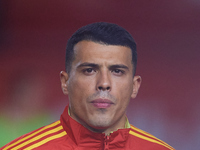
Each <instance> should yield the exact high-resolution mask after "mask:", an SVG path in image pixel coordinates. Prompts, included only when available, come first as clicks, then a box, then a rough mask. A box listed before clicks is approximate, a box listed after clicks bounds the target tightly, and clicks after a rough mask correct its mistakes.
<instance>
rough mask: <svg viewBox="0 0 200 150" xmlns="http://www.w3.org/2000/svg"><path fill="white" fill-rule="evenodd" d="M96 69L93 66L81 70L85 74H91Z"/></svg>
mask: <svg viewBox="0 0 200 150" xmlns="http://www.w3.org/2000/svg"><path fill="white" fill-rule="evenodd" d="M95 72H96V71H95V70H94V69H93V68H86V69H84V70H83V73H84V74H86V75H92V74H93V73H95Z"/></svg>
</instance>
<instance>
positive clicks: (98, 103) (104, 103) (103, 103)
mask: <svg viewBox="0 0 200 150" xmlns="http://www.w3.org/2000/svg"><path fill="white" fill-rule="evenodd" d="M91 103H92V104H93V106H94V107H97V108H109V107H110V106H111V105H113V104H114V103H113V102H112V101H111V100H109V99H95V100H93V101H92V102H91Z"/></svg>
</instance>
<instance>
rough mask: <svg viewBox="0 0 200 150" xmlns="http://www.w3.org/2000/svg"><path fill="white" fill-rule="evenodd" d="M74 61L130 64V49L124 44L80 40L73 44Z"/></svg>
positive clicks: (74, 62)
mask: <svg viewBox="0 0 200 150" xmlns="http://www.w3.org/2000/svg"><path fill="white" fill-rule="evenodd" d="M74 54H75V59H74V61H73V64H76V63H84V62H90V63H97V64H99V63H111V64H112V63H113V64H117V63H121V64H124V65H130V66H132V53H131V49H130V48H129V47H126V46H118V45H106V44H103V43H96V42H92V41H81V42H78V43H77V44H76V45H75V46H74Z"/></svg>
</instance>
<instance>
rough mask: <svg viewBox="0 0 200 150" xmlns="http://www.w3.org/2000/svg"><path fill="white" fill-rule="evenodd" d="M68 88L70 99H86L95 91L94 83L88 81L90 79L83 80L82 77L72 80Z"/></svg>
mask: <svg viewBox="0 0 200 150" xmlns="http://www.w3.org/2000/svg"><path fill="white" fill-rule="evenodd" d="M68 87H69V93H70V97H72V98H76V97H77V98H78V97H82V98H84V97H85V96H87V95H89V94H90V92H92V91H93V89H94V81H93V80H91V79H90V80H88V79H82V78H80V77H79V78H78V77H74V78H72V79H70V81H69V86H68Z"/></svg>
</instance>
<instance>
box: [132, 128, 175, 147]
mask: <svg viewBox="0 0 200 150" xmlns="http://www.w3.org/2000/svg"><path fill="white" fill-rule="evenodd" d="M129 133H130V134H132V135H134V136H136V137H139V138H141V139H144V140H147V141H150V142H153V143H157V144H160V145H162V146H165V147H167V148H169V149H172V150H173V148H171V147H170V146H168V145H165V144H163V143H161V142H158V141H156V140H154V139H151V138H148V137H146V136H143V135H140V134H138V133H135V132H133V131H131V130H130V131H129Z"/></svg>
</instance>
